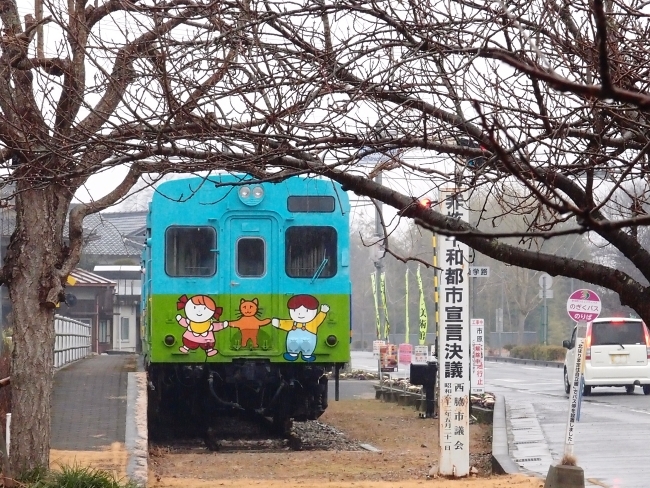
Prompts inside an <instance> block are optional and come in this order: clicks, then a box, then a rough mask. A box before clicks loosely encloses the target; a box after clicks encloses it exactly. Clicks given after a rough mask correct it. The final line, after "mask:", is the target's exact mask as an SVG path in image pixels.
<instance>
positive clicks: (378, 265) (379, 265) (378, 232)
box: [375, 172, 388, 340]
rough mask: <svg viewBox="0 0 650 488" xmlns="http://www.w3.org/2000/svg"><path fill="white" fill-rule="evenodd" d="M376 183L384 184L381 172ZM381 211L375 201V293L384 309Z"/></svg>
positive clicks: (382, 316) (381, 325)
mask: <svg viewBox="0 0 650 488" xmlns="http://www.w3.org/2000/svg"><path fill="white" fill-rule="evenodd" d="M375 183H377V184H378V185H381V184H382V177H381V172H377V176H375ZM381 209H382V203H381V202H380V201H379V200H375V237H376V239H377V246H378V248H377V255H376V257H375V278H376V279H375V293H376V296H377V299H378V303H381V305H379V307H380V308H383V302H382V301H381V272H382V270H383V269H384V229H383V227H382V226H381ZM385 314H386V310H382V313H380V314H379V337H378V339H380V340H381V339H382V337H381V335H382V331H383V330H384V318H385ZM384 339H385V340H388V337H384Z"/></svg>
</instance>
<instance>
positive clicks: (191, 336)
mask: <svg viewBox="0 0 650 488" xmlns="http://www.w3.org/2000/svg"><path fill="white" fill-rule="evenodd" d="M176 308H177V309H178V310H184V311H185V317H183V316H182V315H181V314H178V315H176V321H177V322H178V323H179V325H180V326H181V327H185V329H186V330H185V332H184V333H183V345H182V346H181V347H180V348H179V350H180V351H181V352H182V353H184V354H187V353H189V352H190V350H195V349H198V348H201V349H203V350H204V351H205V354H206V355H207V356H208V357H210V356H215V355H216V354H217V353H218V352H219V351H217V350H216V349H215V348H214V344H215V339H214V332H216V331H218V330H221V329H224V328H225V327H228V321H224V322H219V321H218V320H219V317H220V316H221V312H222V311H223V309H222V308H221V307H217V305H216V303H214V300H213V299H212V298H210V297H209V296H207V295H194V296H193V297H192V298H189V299H188V298H187V295H183V296H181V297H180V298H179V299H178V302H177V303H176Z"/></svg>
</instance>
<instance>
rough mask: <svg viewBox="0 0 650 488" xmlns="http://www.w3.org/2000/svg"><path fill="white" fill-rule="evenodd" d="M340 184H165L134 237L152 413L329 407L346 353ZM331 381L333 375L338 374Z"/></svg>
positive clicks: (272, 412)
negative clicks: (141, 232)
mask: <svg viewBox="0 0 650 488" xmlns="http://www.w3.org/2000/svg"><path fill="white" fill-rule="evenodd" d="M349 215H350V206H349V201H348V198H347V195H346V193H345V191H343V190H342V189H341V187H340V186H339V185H338V184H336V183H334V182H332V181H329V180H324V179H317V178H305V177H297V176H296V177H291V178H288V179H286V180H284V181H281V182H278V183H269V182H266V183H261V182H258V181H255V180H253V179H252V178H250V177H248V176H233V175H222V176H210V177H208V178H200V177H192V178H186V179H178V180H173V181H169V182H166V183H163V184H161V185H160V186H159V187H158V189H157V191H156V193H155V195H154V197H153V200H152V202H151V204H150V208H149V216H148V222H147V239H146V247H145V249H144V251H143V268H144V278H143V292H142V297H143V298H142V317H143V320H142V324H143V325H142V327H143V330H142V337H143V354H144V361H145V366H146V369H147V372H148V379H149V418H150V426H151V425H152V424H153V425H155V424H156V423H159V422H160V423H164V424H168V423H169V422H172V423H174V424H177V425H183V426H184V427H183V428H187V429H190V430H192V431H194V432H196V433H199V432H198V431H200V430H201V429H205V428H208V427H209V424H210V422H211V421H212V420H213V419H214V418H215V416H216V417H218V416H219V415H221V414H228V413H234V412H240V413H246V412H248V413H253V414H259V415H263V416H265V417H268V418H272V419H274V421H276V422H279V425H286V423H287V422H288V421H290V420H307V419H316V418H318V417H319V416H320V415H321V414H322V413H323V412H324V410H325V409H326V407H327V389H328V388H327V384H328V378H327V375H326V373H328V372H330V371H334V373H335V377H336V379H337V381H338V370H339V368H340V367H341V366H343V365H344V363H346V362H348V361H349V359H350V315H351V314H350V302H351V300H350V293H351V284H350V274H349V266H350V262H349ZM337 390H338V383H337Z"/></svg>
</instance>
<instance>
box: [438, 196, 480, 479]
mask: <svg viewBox="0 0 650 488" xmlns="http://www.w3.org/2000/svg"><path fill="white" fill-rule="evenodd" d="M440 200H441V202H442V203H441V209H440V211H441V213H443V214H444V215H446V216H448V217H451V218H458V219H461V220H463V221H467V219H468V211H467V209H465V208H464V200H463V194H462V193H460V192H457V191H455V190H443V191H442V192H441V198H440ZM438 245H439V252H438V256H440V264H441V268H442V269H443V271H442V272H441V283H440V288H441V293H440V312H441V313H440V331H439V351H438V358H439V364H440V366H439V368H440V369H439V374H440V386H441V393H440V412H439V422H440V428H439V435H440V442H439V444H440V462H439V473H440V474H441V475H445V476H457V477H460V476H467V475H468V474H469V393H470V383H469V377H470V358H471V356H472V351H470V350H468V348H469V344H470V341H469V339H470V330H469V329H470V327H469V313H468V312H469V310H468V306H469V287H468V284H469V279H467V276H468V262H467V259H468V247H467V246H466V245H465V244H462V243H461V242H459V241H457V240H456V238H455V237H454V236H440V238H439V239H438Z"/></svg>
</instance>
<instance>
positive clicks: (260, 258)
mask: <svg viewBox="0 0 650 488" xmlns="http://www.w3.org/2000/svg"><path fill="white" fill-rule="evenodd" d="M264 247H265V246H264V240H263V239H260V238H259V237H244V238H242V239H239V240H238V241H237V274H238V275H239V276H248V277H256V276H264V273H265V272H266V256H265V254H266V253H265V249H264Z"/></svg>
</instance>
